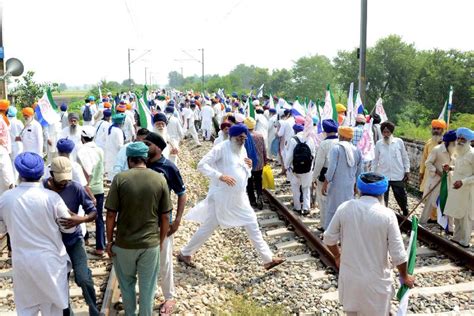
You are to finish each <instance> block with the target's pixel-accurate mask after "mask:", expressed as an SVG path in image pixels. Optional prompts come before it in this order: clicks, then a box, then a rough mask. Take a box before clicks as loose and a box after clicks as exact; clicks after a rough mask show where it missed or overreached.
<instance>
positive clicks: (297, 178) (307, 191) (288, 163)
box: [285, 124, 316, 215]
mask: <svg viewBox="0 0 474 316" xmlns="http://www.w3.org/2000/svg"><path fill="white" fill-rule="evenodd" d="M303 128H304V127H303V125H300V124H295V125H294V126H293V130H294V131H295V133H297V134H296V135H295V136H293V137H292V138H291V139H290V142H289V144H288V152H287V154H286V157H285V168H286V170H287V175H288V180H290V182H291V192H292V193H293V210H294V211H296V212H298V213H301V214H302V215H308V214H309V209H310V202H311V183H312V182H313V166H314V157H315V156H316V145H315V144H314V142H313V140H312V139H311V138H309V137H306V136H305V135H304V133H303ZM295 138H298V140H299V142H301V143H305V144H306V145H308V147H309V149H310V150H311V157H312V158H313V159H312V160H311V161H310V162H309V163H310V164H311V169H310V170H309V171H308V172H305V173H295V171H294V170H293V152H294V150H295V147H296V145H297V144H298V142H297V140H296V139H295ZM301 195H302V196H303V205H301V202H300V196H301Z"/></svg>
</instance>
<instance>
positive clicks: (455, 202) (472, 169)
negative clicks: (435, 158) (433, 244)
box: [444, 144, 474, 246]
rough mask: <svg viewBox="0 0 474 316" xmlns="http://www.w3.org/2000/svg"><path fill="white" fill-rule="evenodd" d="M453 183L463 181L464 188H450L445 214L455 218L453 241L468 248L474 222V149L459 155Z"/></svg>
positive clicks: (455, 165)
mask: <svg viewBox="0 0 474 316" xmlns="http://www.w3.org/2000/svg"><path fill="white" fill-rule="evenodd" d="M466 146H469V144H468V145H466ZM451 181H452V183H453V184H454V182H456V181H462V187H460V188H459V189H454V188H453V187H452V186H450V187H449V190H448V201H447V202H446V207H445V209H444V213H445V214H446V215H448V216H451V217H453V218H454V226H455V228H454V236H453V239H454V240H456V241H458V242H459V243H461V244H462V245H464V246H468V245H469V243H470V241H471V233H472V222H473V220H474V148H469V150H468V151H467V152H465V153H463V154H458V156H457V157H456V161H455V163H454V171H453V176H452V180H451Z"/></svg>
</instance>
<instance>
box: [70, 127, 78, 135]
mask: <svg viewBox="0 0 474 316" xmlns="http://www.w3.org/2000/svg"><path fill="white" fill-rule="evenodd" d="M76 133H77V125H70V126H69V134H71V135H76Z"/></svg>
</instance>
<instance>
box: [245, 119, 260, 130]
mask: <svg viewBox="0 0 474 316" xmlns="http://www.w3.org/2000/svg"><path fill="white" fill-rule="evenodd" d="M244 124H245V125H247V128H248V129H254V128H255V125H257V122H256V121H255V119H253V118H251V117H250V116H249V117H247V118H246V119H245V120H244Z"/></svg>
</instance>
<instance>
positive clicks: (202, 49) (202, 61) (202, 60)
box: [201, 48, 204, 92]
mask: <svg viewBox="0 0 474 316" xmlns="http://www.w3.org/2000/svg"><path fill="white" fill-rule="evenodd" d="M201 53H202V55H201V66H202V76H201V81H202V89H201V90H202V92H204V48H201Z"/></svg>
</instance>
